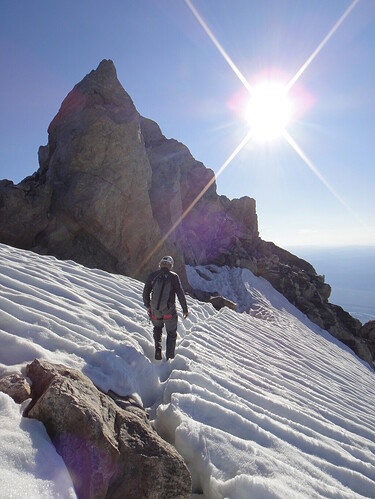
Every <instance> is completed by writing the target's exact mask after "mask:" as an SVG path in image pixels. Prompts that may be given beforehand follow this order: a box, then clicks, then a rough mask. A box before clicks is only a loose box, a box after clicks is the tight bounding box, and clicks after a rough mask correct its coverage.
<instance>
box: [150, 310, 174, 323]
mask: <svg viewBox="0 0 375 499" xmlns="http://www.w3.org/2000/svg"><path fill="white" fill-rule="evenodd" d="M150 316H151V319H154V320H155V321H160V320H161V319H164V320H165V321H167V320H169V319H172V317H173V315H172V314H168V315H163V317H156V316H155V315H154V314H153V313H152V312H151V311H150Z"/></svg>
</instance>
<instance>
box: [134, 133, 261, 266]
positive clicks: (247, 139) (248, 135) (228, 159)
mask: <svg viewBox="0 0 375 499" xmlns="http://www.w3.org/2000/svg"><path fill="white" fill-rule="evenodd" d="M251 137H252V131H251V130H250V131H249V132H248V133H247V134H246V136H245V137H244V139H242V141H241V142H240V143H239V144H238V146H237V147H236V148H235V149H234V151H233V152H232V153H231V154H230V156H228V158H227V160H226V161H224V163H223V164H222V165H221V167H220V168H219V170H218V171H217V173H216V174H215V175H214V176H213V177H212V178H211V180H210V181H209V182H207V184H206V185H205V187H203V189H202V190H201V191H200V193H199V194H198V195H197V196H196V197H195V198H194V199H193V201H192V202H191V203H190V205H189V206H188V207H187V208H186V210H185V211H184V212H183V213H182V214H181V216H180V217H179V218H178V220H176V222H175V223H174V224H173V225H172V227H171V228H170V229H169V230H168V232H167V233H166V234H165V235H164V236H163V237H162V238H161V239H160V241H159V242H158V243H157V244H156V246H155V247H154V249H153V250H152V251H151V252H150V253H148V255H146V257H145V258H144V260H143V261H142V263H141V264H140V266H139V267H138V269H137V271H136V275H137V274H138V273H139V272H140V271H141V270H142V268H143V267H144V266H145V265H146V264H147V263H148V262H149V261H150V259H151V258H152V257H153V255H154V254H155V253H156V252H157V251H159V249H160V248H161V246H162V245H163V244H164V243H165V241H166V240H167V239H168V238H169V236H170V235H171V234H172V232H173V231H175V230H176V228H177V227H178V226H179V225H180V224H181V222H182V221H183V220H184V218H185V217H186V216H187V215H188V214H189V213H190V212H191V210H192V209H193V208H194V206H195V205H196V204H197V203H198V201H199V200H200V199H201V198H202V197H203V195H204V194H205V193H206V192H207V191H208V189H209V188H210V187H211V185H212V184H213V183H214V182H215V181H216V179H217V178H218V177H219V176H220V175H221V174H222V173H223V171H224V170H225V168H226V167H227V166H228V165H229V164H230V163H231V162H232V161H233V159H234V158H235V157H236V156H237V154H238V153H239V152H240V151H241V149H243V148H244V147H245V145H246V144H247V143H248V142H249V140H250V138H251Z"/></svg>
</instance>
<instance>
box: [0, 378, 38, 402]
mask: <svg viewBox="0 0 375 499" xmlns="http://www.w3.org/2000/svg"><path fill="white" fill-rule="evenodd" d="M0 392H3V393H6V394H7V395H9V397H12V399H13V400H14V401H15V402H16V403H17V404H21V403H22V402H24V401H25V400H27V399H28V398H30V394H31V388H30V384H29V382H28V380H27V379H26V378H25V377H24V376H21V375H20V374H7V375H5V376H3V377H1V378H0Z"/></svg>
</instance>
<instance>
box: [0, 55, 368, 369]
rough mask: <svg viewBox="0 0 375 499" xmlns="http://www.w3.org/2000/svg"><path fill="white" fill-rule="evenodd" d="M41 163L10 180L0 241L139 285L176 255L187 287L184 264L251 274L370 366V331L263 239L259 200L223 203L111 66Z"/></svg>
mask: <svg viewBox="0 0 375 499" xmlns="http://www.w3.org/2000/svg"><path fill="white" fill-rule="evenodd" d="M39 165H40V167H39V169H38V170H37V172H35V173H34V174H33V175H32V176H31V177H27V178H26V179H25V180H23V181H22V182H21V183H20V184H18V185H14V184H13V183H12V182H10V181H7V180H3V181H1V182H0V241H1V242H3V243H5V244H10V245H13V246H17V247H20V248H24V249H31V250H33V251H36V252H39V253H45V254H51V255H54V256H56V257H57V258H60V259H72V260H75V261H77V262H79V263H82V264H83V265H85V266H87V267H97V268H101V269H103V270H107V271H109V272H114V273H120V274H125V275H128V276H132V277H135V278H138V279H141V280H145V278H146V276H147V275H148V273H149V272H151V271H152V270H154V269H155V268H156V266H157V264H158V262H159V260H160V257H161V256H162V255H163V254H171V255H172V256H173V257H174V259H175V262H176V264H175V270H176V271H177V272H178V273H179V274H180V276H181V280H182V282H183V285H184V287H185V288H186V287H187V279H186V273H185V264H190V265H205V264H216V265H228V266H230V267H234V266H237V267H242V268H248V269H250V270H251V271H252V272H254V273H255V274H256V275H259V276H262V277H264V278H266V279H268V280H269V281H270V282H271V283H272V285H273V286H274V287H275V288H276V289H277V290H278V291H280V292H281V293H283V294H284V295H285V296H286V297H287V298H288V299H289V300H290V301H291V302H292V303H293V304H294V305H296V306H297V307H298V308H299V309H300V310H302V311H303V312H304V313H306V314H307V315H308V317H309V318H310V319H311V320H312V321H314V322H316V323H318V324H319V325H320V326H321V327H323V328H324V329H327V330H328V331H330V332H331V333H332V334H333V335H334V336H336V337H337V338H339V339H342V340H343V341H344V342H345V343H346V344H348V345H350V346H351V347H352V348H353V349H354V350H355V351H356V352H357V353H358V354H359V355H360V356H361V357H362V358H366V360H368V359H369V358H370V357H371V355H373V354H371V353H370V348H369V346H368V344H367V343H368V341H367V339H366V338H365V337H362V336H360V329H361V325H360V323H359V322H358V321H355V319H353V318H351V317H350V316H349V314H347V313H346V312H344V311H343V310H342V309H340V307H335V306H334V305H331V304H330V303H329V301H328V298H329V295H330V287H329V286H328V285H327V284H325V283H324V278H322V277H320V276H318V275H317V274H316V272H315V270H314V268H313V267H312V266H311V265H310V264H309V263H308V262H305V261H304V260H302V259H300V258H298V257H297V256H295V255H292V254H291V253H289V252H287V251H285V250H283V249H281V248H278V247H277V246H275V245H274V244H273V243H269V242H265V241H263V240H262V239H261V238H260V237H259V233H258V220H257V214H256V206H255V201H254V199H251V198H249V197H243V198H241V199H233V200H229V199H228V198H226V197H225V196H219V195H218V194H217V192H216V183H215V176H214V173H213V171H212V170H210V169H208V168H206V167H205V166H204V165H203V164H202V163H201V162H199V161H197V160H195V159H194V158H193V156H192V155H191V154H190V152H189V150H188V148H187V147H186V146H185V145H183V144H181V143H180V142H178V141H176V140H174V139H167V138H166V137H165V136H164V135H163V134H162V132H161V130H160V128H159V126H158V125H157V124H156V123H155V122H153V121H152V120H149V119H146V118H144V117H142V116H140V115H139V113H138V112H137V110H136V108H135V106H134V104H133V102H132V100H131V98H130V97H129V95H128V94H127V93H126V91H125V90H124V89H123V87H122V86H121V84H120V82H119V81H118V79H117V75H116V69H115V67H114V65H113V62H112V61H109V60H104V61H102V62H101V63H100V64H99V66H98V68H97V69H96V70H94V71H91V73H89V74H88V75H87V76H85V78H84V79H83V80H82V81H81V82H80V83H78V84H77V85H76V86H75V87H74V88H73V90H72V91H71V92H70V93H69V94H68V96H67V97H66V98H65V100H64V101H63V103H62V105H61V108H60V110H59V112H58V114H57V115H56V116H55V118H54V119H53V121H52V123H51V124H50V126H49V129H48V144H47V145H46V146H44V147H40V149H39ZM190 291H192V290H190ZM360 352H361V353H360Z"/></svg>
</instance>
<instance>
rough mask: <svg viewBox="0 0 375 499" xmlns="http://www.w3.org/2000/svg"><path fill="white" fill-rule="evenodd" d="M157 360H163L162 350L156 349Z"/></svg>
mask: <svg viewBox="0 0 375 499" xmlns="http://www.w3.org/2000/svg"><path fill="white" fill-rule="evenodd" d="M155 360H161V348H159V347H156V348H155Z"/></svg>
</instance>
